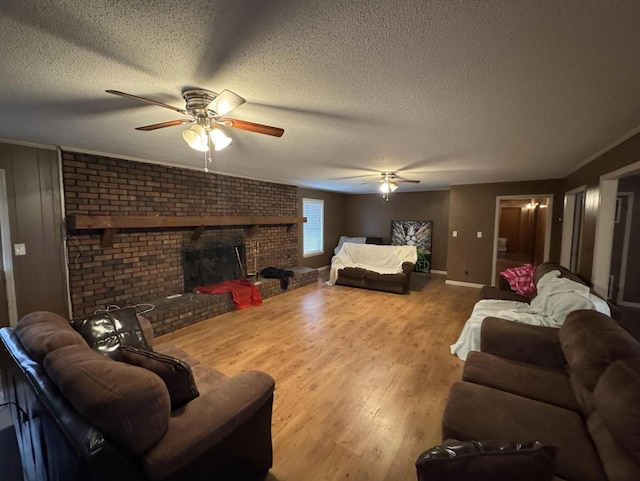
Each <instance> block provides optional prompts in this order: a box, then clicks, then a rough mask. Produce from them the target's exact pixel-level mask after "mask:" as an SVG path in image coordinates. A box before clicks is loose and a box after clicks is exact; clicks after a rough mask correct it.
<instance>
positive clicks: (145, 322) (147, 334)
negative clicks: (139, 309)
mask: <svg viewBox="0 0 640 481" xmlns="http://www.w3.org/2000/svg"><path fill="white" fill-rule="evenodd" d="M137 318H138V322H139V323H140V327H141V328H142V333H143V334H144V338H145V340H146V341H147V344H149V346H151V347H153V325H152V324H151V321H150V320H149V319H147V318H146V317H144V316H142V315H140V314H137Z"/></svg>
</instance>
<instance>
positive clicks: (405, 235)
mask: <svg viewBox="0 0 640 481" xmlns="http://www.w3.org/2000/svg"><path fill="white" fill-rule="evenodd" d="M432 230H433V221H430V220H426V221H425V220H392V221H391V245H392V246H416V248H417V250H418V263H417V264H416V270H418V271H420V272H430V271H431V232H432Z"/></svg>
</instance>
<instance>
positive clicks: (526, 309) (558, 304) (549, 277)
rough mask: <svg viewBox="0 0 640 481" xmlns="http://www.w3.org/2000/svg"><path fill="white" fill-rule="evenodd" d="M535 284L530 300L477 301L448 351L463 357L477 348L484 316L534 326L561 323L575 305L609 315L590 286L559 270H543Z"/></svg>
mask: <svg viewBox="0 0 640 481" xmlns="http://www.w3.org/2000/svg"><path fill="white" fill-rule="evenodd" d="M536 287H537V293H536V296H535V297H533V299H531V301H530V302H529V303H527V302H518V301H511V300H500V299H483V300H481V301H478V302H477V303H476V305H475V306H474V308H473V312H472V313H471V317H470V318H469V319H468V320H467V322H466V323H465V325H464V327H463V329H462V332H461V333H460V337H459V338H458V340H457V341H456V342H455V344H452V345H451V353H452V354H455V355H456V356H458V357H459V358H460V359H462V360H463V361H464V360H466V358H467V354H468V353H469V352H470V351H478V350H480V327H481V326H482V321H483V320H484V319H485V318H487V317H497V318H501V319H507V320H510V321H516V322H520V323H523V324H530V325H535V326H546V327H560V326H561V325H562V324H563V322H564V320H565V318H566V317H567V315H568V314H569V313H570V312H572V311H575V310H578V309H591V310H595V311H598V312H600V313H602V314H605V315H607V316H610V315H611V310H610V308H609V305H608V304H607V302H606V301H605V300H603V299H602V298H600V297H598V296H596V295H595V294H593V293H592V292H590V289H589V286H586V285H584V284H581V283H578V282H576V281H575V280H572V279H570V278H567V277H562V276H561V272H560V271H559V270H551V271H549V272H547V273H545V274H544V275H543V276H542V277H540V279H539V280H538V282H537V286H536Z"/></svg>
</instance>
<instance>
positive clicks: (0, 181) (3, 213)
mask: <svg viewBox="0 0 640 481" xmlns="http://www.w3.org/2000/svg"><path fill="white" fill-rule="evenodd" d="M8 203H9V202H8V198H7V181H6V176H5V173H4V169H0V225H2V229H0V231H2V239H1V242H2V263H3V265H4V276H5V283H6V286H7V309H8V311H9V325H10V326H11V327H15V325H16V324H17V323H18V306H17V304H16V284H15V279H14V277H13V247H12V246H11V229H10V226H9V207H8Z"/></svg>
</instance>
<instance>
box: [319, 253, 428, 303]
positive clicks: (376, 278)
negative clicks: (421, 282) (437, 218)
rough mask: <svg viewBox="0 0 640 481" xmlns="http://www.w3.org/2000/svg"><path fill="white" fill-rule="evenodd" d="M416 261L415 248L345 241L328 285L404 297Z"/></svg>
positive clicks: (335, 258)
mask: <svg viewBox="0 0 640 481" xmlns="http://www.w3.org/2000/svg"><path fill="white" fill-rule="evenodd" d="M417 260H418V252H417V250H416V247H415V246H386V245H384V246H382V245H373V244H353V243H350V242H345V243H344V245H343V246H342V249H340V252H338V254H337V255H335V256H334V257H333V259H331V273H330V277H329V282H328V283H329V284H337V285H342V286H351V287H361V288H364V289H375V290H379V291H387V292H395V293H398V294H404V293H406V292H408V291H409V280H410V277H411V273H412V272H413V270H414V269H415V264H416V262H417Z"/></svg>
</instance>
